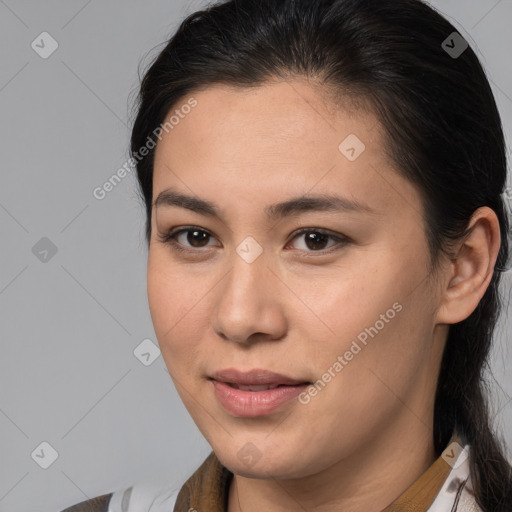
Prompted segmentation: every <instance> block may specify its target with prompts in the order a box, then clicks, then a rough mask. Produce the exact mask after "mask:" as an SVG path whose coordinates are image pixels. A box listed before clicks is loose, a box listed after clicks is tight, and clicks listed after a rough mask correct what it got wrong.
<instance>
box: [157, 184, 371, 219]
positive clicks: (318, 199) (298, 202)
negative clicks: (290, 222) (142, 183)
mask: <svg viewBox="0 0 512 512" xmlns="http://www.w3.org/2000/svg"><path fill="white" fill-rule="evenodd" d="M153 206H154V207H155V208H159V207H161V206H177V207H180V208H185V209H187V210H191V211H193V212H196V213H199V214H201V215H206V216H209V217H216V218H218V219H221V220H224V219H223V215H222V212H221V209H220V208H219V207H218V206H217V205H216V204H215V203H213V202H211V201H207V200H206V199H201V198H199V197H196V196H190V195H187V194H183V193H181V192H177V191H176V190H173V189H166V190H164V191H162V192H160V194H158V197H157V198H156V199H155V201H154V203H153ZM311 211H323V212H358V213H370V214H376V213H377V212H376V211H375V210H374V209H372V208H371V207H370V206H369V205H367V204H365V203H362V202H360V201H356V200H353V199H348V198H346V197H341V196H335V195H329V194H317V195H304V196H300V197H295V198H292V199H288V200H286V201H283V202H280V203H274V204H271V205H269V206H267V207H266V208H265V210H264V212H265V215H266V216H267V217H268V218H269V219H270V220H278V219H282V218H284V217H288V216H291V215H296V214H300V213H305V212H311Z"/></svg>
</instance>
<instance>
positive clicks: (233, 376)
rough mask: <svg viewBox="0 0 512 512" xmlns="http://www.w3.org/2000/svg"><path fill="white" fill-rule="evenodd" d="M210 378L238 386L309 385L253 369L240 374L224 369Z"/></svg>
mask: <svg viewBox="0 0 512 512" xmlns="http://www.w3.org/2000/svg"><path fill="white" fill-rule="evenodd" d="M210 378H212V379H213V380H216V381H219V382H227V383H230V384H238V385H242V386H250V385H256V386H257V385H268V386H278V385H280V384H284V385H287V386H295V385H297V384H309V382H306V381H304V380H296V379H292V378H291V377H287V376H286V375H281V374H279V373H274V372H270V371H268V370H263V369H260V368H255V369H253V370H249V371H246V372H242V371H240V370H237V369H235V368H226V369H225V370H220V371H218V372H215V373H213V374H212V375H211V377H210Z"/></svg>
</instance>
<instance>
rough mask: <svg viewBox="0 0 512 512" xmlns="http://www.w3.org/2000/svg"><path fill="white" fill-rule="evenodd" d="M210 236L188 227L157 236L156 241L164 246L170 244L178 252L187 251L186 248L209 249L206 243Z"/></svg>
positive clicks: (206, 232) (195, 228) (201, 230)
mask: <svg viewBox="0 0 512 512" xmlns="http://www.w3.org/2000/svg"><path fill="white" fill-rule="evenodd" d="M211 238H212V235H211V234H210V233H208V231H205V230H204V229H201V228H199V227H196V226H189V227H188V228H182V229H179V230H174V231H172V230H171V231H169V232H167V233H164V234H159V235H158V239H159V240H160V242H162V243H164V244H171V245H172V246H173V248H174V249H176V250H178V251H189V250H190V249H186V247H190V248H191V250H192V251H193V250H194V249H201V248H202V247H209V245H208V242H209V241H210V239H211Z"/></svg>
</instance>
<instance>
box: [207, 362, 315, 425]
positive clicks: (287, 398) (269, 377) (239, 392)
mask: <svg viewBox="0 0 512 512" xmlns="http://www.w3.org/2000/svg"><path fill="white" fill-rule="evenodd" d="M209 380H210V381H211V383H212V385H213V392H214V395H215V397H216V398H217V400H218V402H219V403H220V405H221V406H222V407H223V408H224V410H225V411H226V412H227V413H228V414H230V415H232V416H235V417H239V418H256V417H258V416H266V415H269V414H271V413H273V412H274V411H277V410H279V409H280V408H281V407H284V406H285V404H289V403H290V402H292V401H293V399H294V398H296V397H297V396H298V395H299V394H300V393H301V392H302V391H303V390H304V389H305V388H306V387H307V386H308V385H309V384H310V383H309V382H305V381H301V380H297V379H293V378H291V377H288V376H286V375H281V374H279V373H274V372H270V371H267V370H261V369H254V370H250V371H248V372H241V371H239V370H236V369H234V368H229V369H226V370H222V371H220V372H215V373H214V374H212V376H211V377H210V378H209ZM297 403H298V402H297Z"/></svg>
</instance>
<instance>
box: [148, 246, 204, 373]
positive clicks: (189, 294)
mask: <svg viewBox="0 0 512 512" xmlns="http://www.w3.org/2000/svg"><path fill="white" fill-rule="evenodd" d="M156 252H157V251H155V253H156ZM205 286H206V284H205V283H204V282H203V283H202V284H201V282H200V280H197V279H191V276H190V275H188V273H187V272H184V271H183V270H182V271H180V269H179V268H178V267H177V266H175V265H170V264H169V262H168V261H166V260H165V258H163V257H161V256H160V255H158V254H151V251H150V256H149V261H148V273H147V293H148V302H149V309H150V313H151V319H152V322H153V326H154V329H155V333H156V336H157V338H158V343H159V345H160V349H161V351H162V355H163V357H164V359H165V361H166V363H167V365H168V367H169V365H172V366H173V367H175V366H176V363H180V364H181V363H182V362H183V363H184V364H187V362H188V361H190V360H193V359H194V357H195V355H196V354H197V353H198V345H199V340H200V339H201V327H202V321H201V320H200V318H201V311H202V308H204V304H202V300H201V299H202V297H203V296H204V294H205ZM176 369H178V368H176Z"/></svg>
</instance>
